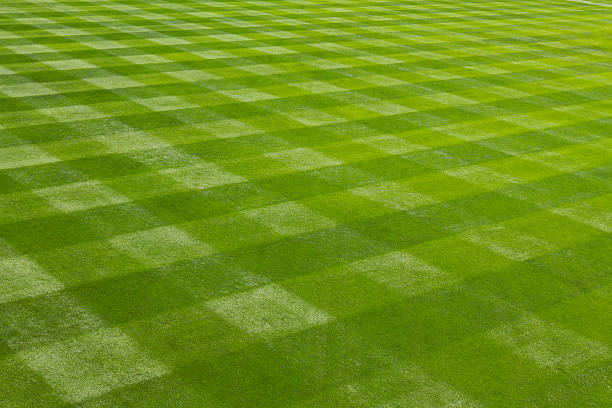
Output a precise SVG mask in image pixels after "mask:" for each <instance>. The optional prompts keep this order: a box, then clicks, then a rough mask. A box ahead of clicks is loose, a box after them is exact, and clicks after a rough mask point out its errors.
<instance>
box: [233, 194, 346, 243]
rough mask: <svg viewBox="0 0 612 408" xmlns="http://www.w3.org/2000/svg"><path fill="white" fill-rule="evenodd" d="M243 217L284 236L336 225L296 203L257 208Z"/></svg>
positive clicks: (246, 212) (244, 213) (245, 213)
mask: <svg viewBox="0 0 612 408" xmlns="http://www.w3.org/2000/svg"><path fill="white" fill-rule="evenodd" d="M243 215H244V216H246V217H248V218H251V219H254V220H256V221H257V222H259V223H261V224H263V225H265V226H267V227H269V228H270V229H272V230H273V231H274V232H276V233H278V234H282V235H296V234H300V233H304V232H308V231H315V230H319V229H325V228H331V227H332V226H334V225H336V223H335V222H334V221H333V220H330V219H329V218H327V217H324V216H323V215H321V214H318V213H316V212H315V211H313V210H310V209H308V208H306V207H304V206H303V205H300V204H298V203H295V202H287V203H282V204H277V205H273V206H270V207H263V208H257V209H254V210H249V211H245V212H243Z"/></svg>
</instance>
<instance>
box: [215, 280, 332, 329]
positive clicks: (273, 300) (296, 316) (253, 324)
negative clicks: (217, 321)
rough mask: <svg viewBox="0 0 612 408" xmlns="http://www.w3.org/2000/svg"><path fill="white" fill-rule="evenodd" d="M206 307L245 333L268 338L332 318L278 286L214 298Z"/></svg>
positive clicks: (320, 323) (323, 322)
mask: <svg viewBox="0 0 612 408" xmlns="http://www.w3.org/2000/svg"><path fill="white" fill-rule="evenodd" d="M206 307H207V308H208V309H210V310H212V311H213V312H215V313H217V314H219V315H220V316H221V317H223V318H224V319H226V320H227V321H229V322H230V323H232V324H234V325H235V326H237V327H239V328H240V329H242V330H244V331H245V332H247V333H250V334H254V335H258V336H261V337H264V338H273V337H277V336H282V335H284V334H288V333H292V332H296V331H300V330H304V329H307V328H309V327H312V326H318V325H322V324H325V323H327V322H329V321H330V320H331V319H332V317H331V316H329V315H327V314H326V313H325V312H323V311H322V310H319V309H317V308H316V307H315V306H313V305H311V304H309V303H308V302H306V301H304V300H302V299H300V298H299V297H297V296H296V295H294V294H292V293H290V292H287V291H286V290H284V289H282V288H280V287H278V286H276V285H268V286H263V287H260V288H257V289H253V290H250V291H248V292H242V293H237V294H235V295H230V296H227V297H224V298H219V299H214V300H211V301H208V302H206Z"/></svg>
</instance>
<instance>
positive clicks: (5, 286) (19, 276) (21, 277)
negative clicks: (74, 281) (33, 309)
mask: <svg viewBox="0 0 612 408" xmlns="http://www.w3.org/2000/svg"><path fill="white" fill-rule="evenodd" d="M63 288H64V285H62V283H61V282H59V281H57V280H56V279H55V278H53V277H52V276H50V275H48V274H47V273H46V272H45V271H44V270H43V269H41V268H40V266H38V265H37V264H36V263H34V262H33V261H31V260H29V259H28V258H26V257H17V258H5V259H0V304H1V303H5V302H11V301H14V300H19V299H23V298H26V297H32V296H39V295H44V294H46V293H51V292H56V291H58V290H61V289H63Z"/></svg>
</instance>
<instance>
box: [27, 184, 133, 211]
mask: <svg viewBox="0 0 612 408" xmlns="http://www.w3.org/2000/svg"><path fill="white" fill-rule="evenodd" d="M36 194H37V195H38V196H40V197H42V198H44V199H45V200H47V201H48V202H49V203H51V204H52V205H53V206H54V207H55V208H57V209H59V210H61V211H64V212H73V211H81V210H86V209H88V208H94V207H100V206H105V205H112V204H121V203H127V202H129V201H130V199H129V198H127V197H124V196H122V195H121V194H119V193H117V192H115V191H113V190H112V189H110V188H108V187H106V186H104V185H102V184H98V183H92V182H85V183H76V184H66V185H63V186H58V187H49V188H45V189H41V190H36Z"/></svg>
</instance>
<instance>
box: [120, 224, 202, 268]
mask: <svg viewBox="0 0 612 408" xmlns="http://www.w3.org/2000/svg"><path fill="white" fill-rule="evenodd" d="M110 242H111V243H112V244H113V245H114V246H115V247H116V248H118V249H120V250H121V251H124V252H125V253H127V254H128V255H129V256H131V257H133V258H135V259H137V260H139V261H141V262H142V263H143V264H146V265H150V266H160V265H165V264H170V263H173V262H176V261H179V260H182V259H194V258H199V257H202V256H205V255H209V254H211V253H213V252H214V249H213V248H212V247H211V246H209V245H207V244H205V243H203V242H201V241H198V240H197V239H195V238H193V237H191V236H190V235H188V234H187V233H185V232H183V231H182V230H180V229H178V228H176V227H160V228H155V229H152V230H146V231H141V232H136V233H133V234H126V235H120V236H117V237H114V238H112V239H111V240H110Z"/></svg>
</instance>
